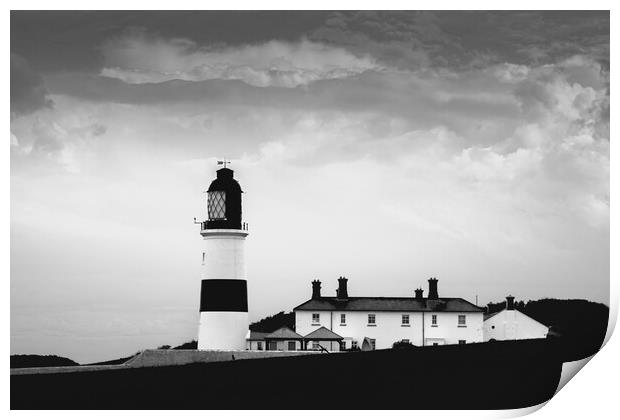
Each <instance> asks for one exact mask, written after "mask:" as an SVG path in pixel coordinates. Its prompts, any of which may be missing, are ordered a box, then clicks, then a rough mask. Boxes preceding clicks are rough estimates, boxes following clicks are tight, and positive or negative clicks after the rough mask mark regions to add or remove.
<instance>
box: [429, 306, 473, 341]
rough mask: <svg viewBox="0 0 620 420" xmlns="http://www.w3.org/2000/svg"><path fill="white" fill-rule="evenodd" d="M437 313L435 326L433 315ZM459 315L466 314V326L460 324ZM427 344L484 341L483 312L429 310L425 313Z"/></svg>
mask: <svg viewBox="0 0 620 420" xmlns="http://www.w3.org/2000/svg"><path fill="white" fill-rule="evenodd" d="M433 314H435V315H437V325H436V326H433V324H432V316H431V315H433ZM459 315H465V326H459V325H458V317H459ZM424 338H425V341H426V343H425V345H432V344H433V343H434V342H436V343H438V344H439V345H442V344H459V340H465V342H466V343H480V342H482V341H484V331H483V314H482V312H460V313H459V312H435V313H433V312H428V313H424Z"/></svg>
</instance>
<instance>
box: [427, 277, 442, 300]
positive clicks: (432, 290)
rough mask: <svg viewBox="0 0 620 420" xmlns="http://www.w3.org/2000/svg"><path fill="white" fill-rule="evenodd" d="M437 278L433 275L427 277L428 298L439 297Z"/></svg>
mask: <svg viewBox="0 0 620 420" xmlns="http://www.w3.org/2000/svg"><path fill="white" fill-rule="evenodd" d="M438 281H439V280H437V279H436V278H435V277H431V278H430V279H428V298H429V299H435V300H436V299H439V293H438V292H437V282H438Z"/></svg>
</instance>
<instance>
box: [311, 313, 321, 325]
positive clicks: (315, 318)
mask: <svg viewBox="0 0 620 420" xmlns="http://www.w3.org/2000/svg"><path fill="white" fill-rule="evenodd" d="M320 323H321V317H320V316H319V314H312V325H317V324H320Z"/></svg>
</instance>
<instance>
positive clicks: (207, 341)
mask: <svg viewBox="0 0 620 420" xmlns="http://www.w3.org/2000/svg"><path fill="white" fill-rule="evenodd" d="M226 163H227V162H226ZM226 163H224V167H223V168H221V169H219V170H218V171H217V178H216V179H214V180H213V182H211V185H210V186H209V190H208V191H207V213H208V218H207V220H206V221H204V222H202V223H201V224H200V235H201V236H202V237H203V240H204V249H203V253H202V284H201V288H200V329H199V331H198V349H199V350H245V336H246V334H247V332H248V293H247V279H246V272H245V238H246V237H247V236H248V231H247V229H246V225H245V223H243V222H242V221H241V193H242V191H241V186H240V185H239V183H238V182H237V181H236V180H235V179H234V178H233V171H232V170H231V169H230V168H226Z"/></svg>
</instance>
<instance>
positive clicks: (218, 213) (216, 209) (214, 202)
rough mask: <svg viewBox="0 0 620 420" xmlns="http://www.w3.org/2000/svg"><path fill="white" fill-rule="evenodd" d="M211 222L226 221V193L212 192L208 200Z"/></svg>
mask: <svg viewBox="0 0 620 420" xmlns="http://www.w3.org/2000/svg"><path fill="white" fill-rule="evenodd" d="M207 212H208V213H209V220H225V219H226V191H210V192H209V193H208V198H207Z"/></svg>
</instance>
